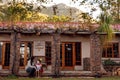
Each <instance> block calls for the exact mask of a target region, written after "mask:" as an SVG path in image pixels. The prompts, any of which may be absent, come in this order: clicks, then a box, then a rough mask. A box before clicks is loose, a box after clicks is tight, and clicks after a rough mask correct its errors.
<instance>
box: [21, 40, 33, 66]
mask: <svg viewBox="0 0 120 80" xmlns="http://www.w3.org/2000/svg"><path fill="white" fill-rule="evenodd" d="M32 44H33V43H32V42H21V44H20V66H25V65H26V64H27V59H28V58H30V57H31V55H32Z"/></svg>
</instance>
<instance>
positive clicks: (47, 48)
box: [45, 42, 51, 65]
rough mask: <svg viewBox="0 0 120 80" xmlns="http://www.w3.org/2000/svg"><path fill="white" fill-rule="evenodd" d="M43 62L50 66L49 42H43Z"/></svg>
mask: <svg viewBox="0 0 120 80" xmlns="http://www.w3.org/2000/svg"><path fill="white" fill-rule="evenodd" d="M45 61H46V64H47V65H51V42H45Z"/></svg>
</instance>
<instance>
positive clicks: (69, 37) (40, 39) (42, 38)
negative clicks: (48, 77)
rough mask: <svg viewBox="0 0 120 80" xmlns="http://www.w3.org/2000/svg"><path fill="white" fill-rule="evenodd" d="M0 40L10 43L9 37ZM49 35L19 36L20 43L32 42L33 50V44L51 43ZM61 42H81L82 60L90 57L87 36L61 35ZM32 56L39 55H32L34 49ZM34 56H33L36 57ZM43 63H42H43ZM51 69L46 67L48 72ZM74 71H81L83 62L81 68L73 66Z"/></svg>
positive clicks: (5, 36)
mask: <svg viewBox="0 0 120 80" xmlns="http://www.w3.org/2000/svg"><path fill="white" fill-rule="evenodd" d="M0 40H2V41H6V40H9V41H10V35H2V36H0ZM51 40H52V38H51V35H48V34H46V35H45V34H41V35H40V36H38V35H21V41H33V48H35V45H34V43H35V42H42V43H44V42H45V41H51ZM61 42H81V46H82V47H81V49H82V52H81V53H82V55H81V56H82V59H83V58H86V57H87V58H88V57H90V40H89V36H80V35H61ZM34 54H36V55H37V54H39V53H36V52H35V53H34V49H33V55H34ZM42 54H43V55H41V56H42V57H43V56H44V54H45V52H44V51H43V53H42ZM36 55H34V56H36ZM43 62H44V61H43ZM50 69H51V66H49V67H48V70H50ZM74 69H75V70H83V60H82V65H81V66H75V67H74Z"/></svg>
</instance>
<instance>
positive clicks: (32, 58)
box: [31, 56, 35, 65]
mask: <svg viewBox="0 0 120 80" xmlns="http://www.w3.org/2000/svg"><path fill="white" fill-rule="evenodd" d="M34 58H35V57H34V56H32V57H31V65H32V63H33V60H34Z"/></svg>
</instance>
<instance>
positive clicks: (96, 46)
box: [90, 33, 102, 75]
mask: <svg viewBox="0 0 120 80" xmlns="http://www.w3.org/2000/svg"><path fill="white" fill-rule="evenodd" d="M90 40H91V53H90V65H91V71H92V74H93V75H95V74H96V73H101V58H102V53H101V44H100V36H99V35H98V34H96V33H92V34H91V36H90Z"/></svg>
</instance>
